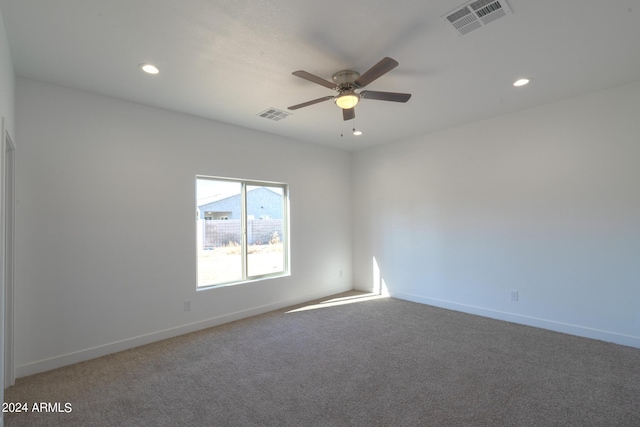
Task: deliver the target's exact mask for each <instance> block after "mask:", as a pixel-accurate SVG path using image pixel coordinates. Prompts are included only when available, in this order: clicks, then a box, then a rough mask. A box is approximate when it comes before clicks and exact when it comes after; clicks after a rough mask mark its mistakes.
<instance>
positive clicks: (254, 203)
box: [247, 185, 285, 277]
mask: <svg viewBox="0 0 640 427" xmlns="http://www.w3.org/2000/svg"><path fill="white" fill-rule="evenodd" d="M284 206H285V204H284V191H283V188H282V187H280V186H269V185H248V186H247V244H248V251H247V252H248V255H247V275H248V276H249V277H251V276H262V275H265V274H273V273H278V272H283V271H284V268H285V262H284V250H283V242H284V234H283V233H284V214H285V209H284Z"/></svg>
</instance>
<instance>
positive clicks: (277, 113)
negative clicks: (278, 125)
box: [258, 108, 291, 122]
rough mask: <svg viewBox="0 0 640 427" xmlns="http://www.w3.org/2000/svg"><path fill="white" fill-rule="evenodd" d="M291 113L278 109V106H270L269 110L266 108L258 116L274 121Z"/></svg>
mask: <svg viewBox="0 0 640 427" xmlns="http://www.w3.org/2000/svg"><path fill="white" fill-rule="evenodd" d="M290 115H291V113H287V112H286V111H282V110H278V109H277V108H269V109H267V110H264V111H263V112H262V113H260V114H258V116H260V117H264V118H265V119H269V120H273V121H274V122H278V121H280V120H282V119H286V118H287V117H289V116H290Z"/></svg>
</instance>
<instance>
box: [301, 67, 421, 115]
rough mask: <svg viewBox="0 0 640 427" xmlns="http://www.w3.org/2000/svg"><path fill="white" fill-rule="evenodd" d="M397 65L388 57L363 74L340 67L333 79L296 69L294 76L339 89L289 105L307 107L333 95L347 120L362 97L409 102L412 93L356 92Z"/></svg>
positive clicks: (353, 113)
mask: <svg viewBox="0 0 640 427" xmlns="http://www.w3.org/2000/svg"><path fill="white" fill-rule="evenodd" d="M397 66H398V61H396V60H395V59H391V58H388V57H385V58H382V59H381V60H380V62H378V63H377V64H376V65H374V66H373V67H371V68H370V69H369V70H367V71H366V72H365V73H364V74H362V75H361V74H360V73H358V72H357V71H353V70H342V71H338V72H337V73H335V74H334V75H333V76H332V79H333V82H330V81H328V80H325V79H323V78H321V77H318V76H314V75H313V74H311V73H308V72H306V71H302V70H300V71H294V72H293V73H292V74H293V75H294V76H297V77H300V78H303V79H305V80H309V81H310V82H313V83H316V84H319V85H321V86H324V87H327V88H329V89H333V90H335V91H337V92H338V94H337V95H331V96H324V97H322V98H318V99H314V100H312V101H307V102H303V103H302V104H297V105H293V106H291V107H289V110H297V109H298V108H302V107H308V106H309V105H313V104H317V103H319V102H323V101H328V100H330V99H333V100H335V103H336V105H337V106H338V107H340V108H341V109H342V117H343V118H344V120H351V119H354V118H355V117H356V112H355V110H354V107H355V106H356V104H358V102H359V101H360V99H361V98H364V99H377V100H379V101H393V102H407V101H408V100H409V98H411V94H410V93H397V92H378V91H374V90H363V91H361V92H356V90H357V89H361V88H363V87H365V86H367V85H368V84H369V83H371V82H373V81H374V80H376V79H377V78H379V77H381V76H382V75H384V74H386V73H388V72H389V71H391V70H393V69H394V68H396V67H397Z"/></svg>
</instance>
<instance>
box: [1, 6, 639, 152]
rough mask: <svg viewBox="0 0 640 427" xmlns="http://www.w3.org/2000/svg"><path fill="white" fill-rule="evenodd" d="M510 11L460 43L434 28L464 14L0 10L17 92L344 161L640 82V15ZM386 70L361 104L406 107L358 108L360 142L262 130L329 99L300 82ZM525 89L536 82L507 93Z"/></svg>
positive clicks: (315, 124)
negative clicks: (203, 122) (36, 86)
mask: <svg viewBox="0 0 640 427" xmlns="http://www.w3.org/2000/svg"><path fill="white" fill-rule="evenodd" d="M506 1H507V2H508V5H509V6H510V7H511V9H512V10H513V14H511V15H509V16H507V17H505V18H501V19H499V20H497V21H495V22H493V23H492V24H491V25H488V26H486V27H484V28H481V29H479V30H477V31H474V32H472V33H470V34H468V35H466V36H464V37H458V36H456V35H455V34H454V33H453V32H452V31H450V30H449V29H448V28H447V27H446V26H445V24H444V22H443V20H442V19H441V16H442V15H444V14H446V13H447V12H450V11H451V10H452V9H454V8H456V7H457V6H460V5H462V4H463V3H465V1H464V0H462V1H460V0H432V1H425V0H398V1H395V2H391V1H377V2H374V1H364V0H351V1H343V0H323V1H299V0H298V1H295V0H271V1H267V0H261V1H238V0H236V1H229V0H181V1H176V0H64V1H63V0H59V1H42V0H0V11H2V15H3V18H4V22H5V26H6V29H7V37H8V41H9V46H10V49H11V55H12V59H13V62H14V66H15V69H16V74H17V75H18V76H20V77H27V78H33V79H37V80H43V81H47V82H52V83H56V84H61V85H64V86H68V87H73V88H79V89H83V90H88V91H91V92H95V93H99V94H103V95H107V96H112V97H115V98H121V99H125V100H129V101H134V102H138V103H142V104H147V105H151V106H155V107H160V108H165V109H169V110H173V111H178V112H182V113H186V114H191V115H195V116H199V117H204V118H209V119H214V120H219V121H223V122H228V123H232V124H235V125H238V126H243V127H247V128H252V129H256V130H259V131H264V132H269V133H273V134H277V135H282V136H286V137H290V138H294V139H297V140H301V141H307V142H313V143H319V144H325V145H330V146H335V147H340V148H344V149H347V150H355V149H361V148H365V147H368V146H372V145H376V144H382V143H386V142H391V141H395V140H399V139H405V138H407V137H411V136H415V135H420V134H425V133H429V132H433V131H436V130H440V129H444V128H447V127H450V126H454V125H458V124H462V123H467V122H472V121H475V120H479V119H483V118H487V117H492V116H496V115H500V114H504V113H507V112H510V111H515V110H521V109H525V108H529V107H533V106H536V105H540V104H545V103H549V102H553V101H557V100H560V99H564V98H569V97H572V96H576V95H579V94H583V93H588V92H593V91H595V90H600V89H604V88H607V87H612V86H616V85H621V84H625V83H630V82H633V81H637V80H639V79H640V0H597V1H595V0H560V1H559V0H535V1H532V0H506ZM385 56H389V57H392V58H394V59H396V60H397V61H398V62H399V63H400V65H399V66H398V67H397V68H396V69H394V70H392V71H390V72H389V73H388V74H385V75H384V76H382V77H380V78H379V79H378V80H376V81H375V82H373V83H371V84H370V85H369V86H367V89H368V90H378V91H390V92H410V93H412V94H413V96H412V98H411V99H410V100H409V102H408V103H406V104H399V103H394V102H383V101H376V100H370V99H369V100H367V99H365V100H363V101H362V102H361V103H360V104H359V105H358V106H357V107H356V119H355V127H357V128H359V129H362V130H363V131H364V134H363V135H362V136H358V137H356V136H353V135H351V128H352V127H353V126H354V124H353V122H351V121H349V122H344V121H343V120H342V114H341V112H340V110H339V108H338V107H337V106H335V105H334V104H333V103H332V102H331V101H327V102H324V103H320V104H316V105H313V106H309V107H306V108H303V109H299V110H296V111H293V115H292V116H290V117H288V118H286V119H285V120H282V121H279V122H274V121H270V120H267V119H264V118H262V117H259V116H258V114H259V113H261V112H263V111H264V110H266V109H268V108H271V107H275V108H277V109H281V110H287V107H288V106H291V105H294V104H298V103H302V102H305V101H308V100H311V99H315V98H320V97H322V96H325V95H332V94H333V92H332V91H331V90H330V89H327V88H324V87H322V86H319V85H317V84H314V83H311V82H309V81H306V80H303V79H301V78H298V77H295V76H293V75H292V74H291V73H292V72H293V71H295V70H305V71H308V72H310V73H312V74H315V75H317V76H320V77H322V78H324V79H327V80H331V75H332V74H333V73H334V72H336V71H338V70H342V69H347V68H348V69H354V70H356V71H359V72H361V73H362V72H364V71H366V70H367V69H368V68H369V67H371V66H372V65H374V64H375V63H377V62H378V61H379V60H380V59H381V58H383V57H385ZM143 62H151V63H154V64H156V65H158V66H159V67H160V69H161V73H160V74H159V75H157V76H149V75H146V74H144V73H142V72H141V71H140V70H139V69H138V64H140V63H143ZM522 76H526V77H530V78H532V79H533V82H532V83H531V84H529V85H528V86H526V87H523V88H514V87H512V83H513V81H515V80H516V79H517V78H519V77H522ZM341 133H344V137H341V136H340V134H341Z"/></svg>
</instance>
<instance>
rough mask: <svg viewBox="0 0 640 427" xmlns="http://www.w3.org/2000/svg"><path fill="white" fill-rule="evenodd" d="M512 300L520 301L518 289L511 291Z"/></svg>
mask: <svg viewBox="0 0 640 427" xmlns="http://www.w3.org/2000/svg"><path fill="white" fill-rule="evenodd" d="M511 301H518V291H511Z"/></svg>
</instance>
